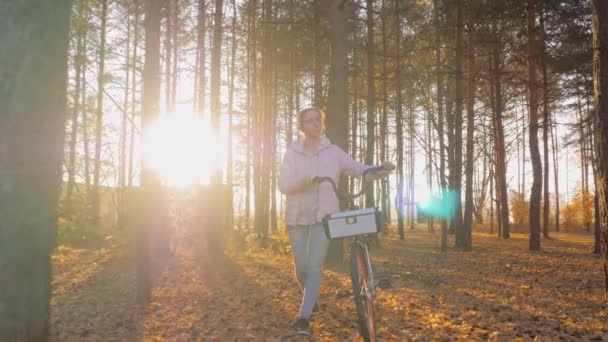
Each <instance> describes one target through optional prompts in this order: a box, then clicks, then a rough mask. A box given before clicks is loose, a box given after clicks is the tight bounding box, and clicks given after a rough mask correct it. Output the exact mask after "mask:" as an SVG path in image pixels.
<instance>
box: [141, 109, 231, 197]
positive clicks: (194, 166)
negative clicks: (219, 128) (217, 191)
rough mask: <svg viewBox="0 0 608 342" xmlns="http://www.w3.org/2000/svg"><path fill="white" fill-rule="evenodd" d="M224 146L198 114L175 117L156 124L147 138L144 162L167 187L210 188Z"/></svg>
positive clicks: (176, 115)
mask: <svg viewBox="0 0 608 342" xmlns="http://www.w3.org/2000/svg"><path fill="white" fill-rule="evenodd" d="M219 146H220V143H219V139H218V136H217V134H216V133H214V132H213V130H212V129H211V126H210V124H209V123H208V122H204V121H202V120H200V119H199V118H197V117H196V116H195V115H194V114H180V113H176V114H172V115H167V116H164V117H162V118H160V119H159V120H158V121H156V122H154V123H153V124H152V125H151V126H150V128H149V129H148V131H147V133H145V135H144V160H145V162H146V164H147V165H149V166H150V167H151V168H152V169H153V170H155V171H156V172H157V173H158V174H159V176H160V177H161V178H162V179H163V181H164V182H165V183H166V184H167V185H171V186H180V187H181V186H189V185H194V184H200V183H202V184H207V183H208V182H209V177H210V175H211V173H212V171H213V168H214V165H215V164H216V163H215V160H214V155H215V153H213V152H212V151H213V149H214V148H216V149H217V148H219Z"/></svg>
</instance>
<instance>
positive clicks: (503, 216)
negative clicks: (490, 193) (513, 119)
mask: <svg viewBox="0 0 608 342" xmlns="http://www.w3.org/2000/svg"><path fill="white" fill-rule="evenodd" d="M495 39H496V41H495V44H494V51H493V62H494V67H493V68H492V71H493V72H492V74H493V81H494V82H493V83H494V137H495V140H494V156H495V163H496V164H495V177H496V191H497V193H498V201H499V204H498V205H497V208H500V216H499V222H500V223H499V227H500V229H499V234H500V236H501V237H502V238H503V239H508V238H510V237H511V233H510V227H509V200H508V196H507V176H506V161H505V151H506V147H505V135H504V128H503V124H502V111H503V107H504V105H503V102H502V89H501V79H500V76H501V68H500V48H499V45H500V43H499V37H498V36H495Z"/></svg>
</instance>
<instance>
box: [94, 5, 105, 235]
mask: <svg viewBox="0 0 608 342" xmlns="http://www.w3.org/2000/svg"><path fill="white" fill-rule="evenodd" d="M107 18H108V0H101V28H100V33H99V35H100V37H99V40H100V42H99V50H98V51H99V52H98V54H99V65H98V69H97V107H96V108H97V111H96V114H95V119H96V120H95V164H94V167H93V192H92V193H91V209H92V219H93V223H94V224H99V223H100V221H99V220H100V217H99V206H100V203H99V196H100V194H99V185H100V184H99V182H100V175H101V139H102V133H103V95H104V89H105V82H104V81H105V80H104V75H105V55H106V22H107Z"/></svg>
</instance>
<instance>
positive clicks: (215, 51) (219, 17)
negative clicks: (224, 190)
mask: <svg viewBox="0 0 608 342" xmlns="http://www.w3.org/2000/svg"><path fill="white" fill-rule="evenodd" d="M223 8H224V1H223V0H215V8H214V13H213V45H212V46H211V75H210V84H209V86H210V89H209V105H210V106H209V110H210V111H211V126H212V128H213V131H214V132H219V131H220V115H221V111H222V106H221V102H220V85H221V60H222V36H223V34H224V30H223V27H224V26H223V19H224V11H223ZM214 154H215V155H214V156H213V157H212V158H213V166H214V168H217V167H219V149H215V151H214ZM214 172H218V170H214ZM214 176H215V178H216V179H215V180H216V181H218V182H221V175H220V174H215V175H214ZM218 178H219V179H218Z"/></svg>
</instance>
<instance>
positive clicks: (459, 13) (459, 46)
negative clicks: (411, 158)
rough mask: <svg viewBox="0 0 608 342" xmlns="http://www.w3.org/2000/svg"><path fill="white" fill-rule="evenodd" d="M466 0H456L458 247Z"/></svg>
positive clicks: (459, 242)
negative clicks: (464, 7)
mask: <svg viewBox="0 0 608 342" xmlns="http://www.w3.org/2000/svg"><path fill="white" fill-rule="evenodd" d="M463 1H464V0H456V42H455V44H456V61H455V63H456V75H455V78H456V79H455V85H454V87H455V92H456V94H455V96H456V99H455V100H456V108H455V112H454V140H453V146H454V160H453V164H452V165H451V168H450V176H451V179H452V180H453V183H452V191H453V192H454V193H455V194H456V196H455V203H454V208H455V212H454V215H455V216H454V226H455V227H454V228H455V232H456V247H459V248H462V247H463V246H464V241H463V232H462V229H463V226H462V204H461V203H462V202H461V200H462V194H461V190H462V121H463V114H462V108H463V102H464V96H463V93H464V92H463V85H462V65H463V58H462V55H463V52H462V51H463V41H462V40H463V38H462V28H463V5H462V2H463Z"/></svg>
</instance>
